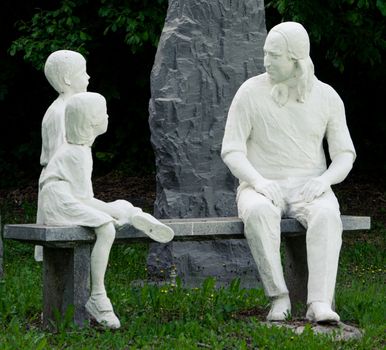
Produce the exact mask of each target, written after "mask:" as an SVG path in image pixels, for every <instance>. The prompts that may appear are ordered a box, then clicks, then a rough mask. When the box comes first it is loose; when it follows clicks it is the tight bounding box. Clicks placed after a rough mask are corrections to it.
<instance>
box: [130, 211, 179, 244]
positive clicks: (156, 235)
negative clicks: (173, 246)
mask: <svg viewBox="0 0 386 350" xmlns="http://www.w3.org/2000/svg"><path fill="white" fill-rule="evenodd" d="M131 224H132V225H133V226H134V227H135V228H137V229H138V230H141V231H142V232H143V233H145V234H146V235H148V236H149V237H150V238H151V239H154V240H155V241H157V242H160V243H167V242H170V241H171V240H172V239H173V237H174V232H173V230H172V229H171V228H170V227H168V226H166V225H164V224H163V223H161V222H159V221H158V220H157V219H156V218H154V217H153V216H151V215H150V214H147V213H144V212H140V213H137V214H135V215H133V217H132V218H131Z"/></svg>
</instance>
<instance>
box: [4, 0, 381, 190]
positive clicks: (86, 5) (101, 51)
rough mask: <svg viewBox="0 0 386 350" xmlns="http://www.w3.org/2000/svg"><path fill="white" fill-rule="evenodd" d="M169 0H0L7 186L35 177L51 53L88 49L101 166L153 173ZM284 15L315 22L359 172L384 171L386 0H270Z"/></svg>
mask: <svg viewBox="0 0 386 350" xmlns="http://www.w3.org/2000/svg"><path fill="white" fill-rule="evenodd" d="M166 10H167V0H126V1H125V0H78V1H68V0H29V1H22V0H2V1H1V3H0V25H1V31H0V35H1V40H0V118H1V120H0V122H1V123H0V128H1V134H0V188H12V187H17V186H22V185H23V184H24V183H28V182H31V181H36V179H37V178H38V176H39V172H40V166H39V157H40V143H41V139H40V125H41V120H42V118H43V115H44V113H45V111H46V109H47V108H48V106H49V105H50V103H51V102H52V101H53V100H54V99H55V98H56V92H55V91H54V90H53V89H52V87H51V86H50V85H49V84H48V82H47V81H46V79H45V77H44V73H43V71H42V67H43V64H44V61H45V59H46V57H47V56H48V55H49V54H50V53H51V52H52V51H55V50H58V49H64V48H65V49H72V50H77V51H80V52H81V53H82V54H84V56H85V57H86V59H87V65H88V72H89V75H90V76H91V79H90V85H89V91H97V92H99V93H101V94H103V95H104V96H105V97H106V98H107V102H108V109H109V115H110V124H109V132H108V133H107V134H106V135H103V136H101V137H100V138H98V139H97V142H96V144H95V146H94V152H95V157H94V159H95V162H94V168H95V171H96V173H97V174H99V175H103V174H106V173H108V172H110V171H112V170H118V171H121V172H123V173H125V174H127V175H133V174H138V173H139V174H150V173H152V172H153V171H154V156H153V152H152V148H151V145H150V132H149V128H148V123H147V118H148V112H147V107H148V100H149V97H150V88H149V76H150V71H151V67H152V64H153V60H154V56H155V52H156V45H157V40H158V37H159V34H160V32H161V29H162V25H163V21H164V17H165V14H166ZM282 20H295V21H299V22H301V23H302V24H303V25H304V26H305V27H306V29H307V30H308V31H309V34H310V38H311V48H312V51H311V56H312V58H313V61H314V63H315V66H316V74H317V76H318V78H319V79H320V80H322V81H325V82H327V83H329V84H330V85H332V86H333V87H334V88H335V89H336V90H337V92H338V93H339V94H340V96H341V97H342V99H343V101H344V102H345V105H346V114H347V120H348V124H349V127H350V130H351V133H352V137H353V140H354V143H355V145H356V148H357V152H358V159H357V162H356V166H355V171H356V172H357V173H363V174H364V173H366V174H369V173H371V175H372V176H379V177H381V176H384V175H386V119H385V112H384V110H385V99H386V94H385V88H384V84H385V80H386V65H385V51H386V25H385V22H386V4H385V0H272V1H269V0H267V1H266V22H267V29H268V30H269V29H270V28H271V27H272V26H273V25H275V24H277V23H279V22H280V21H282Z"/></svg>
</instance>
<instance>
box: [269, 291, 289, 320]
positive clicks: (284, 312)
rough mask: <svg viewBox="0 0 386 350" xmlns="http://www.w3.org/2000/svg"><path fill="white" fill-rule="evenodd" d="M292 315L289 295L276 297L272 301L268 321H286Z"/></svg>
mask: <svg viewBox="0 0 386 350" xmlns="http://www.w3.org/2000/svg"><path fill="white" fill-rule="evenodd" d="M290 313H291V301H290V298H289V296H288V294H285V295H281V296H278V297H275V298H274V299H273V300H272V305H271V310H269V313H268V316H267V321H284V320H285V319H286V317H288V315H289V314H290Z"/></svg>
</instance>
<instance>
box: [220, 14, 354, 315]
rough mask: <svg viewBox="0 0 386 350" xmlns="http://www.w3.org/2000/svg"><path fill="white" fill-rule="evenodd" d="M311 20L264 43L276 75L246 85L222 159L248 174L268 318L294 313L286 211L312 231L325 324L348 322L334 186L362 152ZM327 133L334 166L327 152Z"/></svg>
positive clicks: (316, 295)
mask: <svg viewBox="0 0 386 350" xmlns="http://www.w3.org/2000/svg"><path fill="white" fill-rule="evenodd" d="M309 52H310V43H309V38H308V34H307V32H306V30H305V29H304V27H303V26H302V25H301V24H299V23H295V22H284V23H281V24H279V25H277V26H275V27H274V28H272V30H271V31H270V32H269V33H268V36H267V38H266V41H265V45H264V66H265V69H266V73H264V74H261V75H258V76H255V77H252V78H251V79H249V80H247V81H246V82H245V83H244V84H243V85H242V86H241V87H240V89H239V90H238V91H237V93H236V95H235V97H234V99H233V102H232V104H231V107H230V109H229V114H228V119H227V123H226V127H225V135H224V139H223V144H222V152H221V155H222V158H223V160H224V162H225V163H226V165H227V166H228V167H229V169H230V170H231V172H232V174H233V175H234V176H236V177H237V178H238V179H239V180H240V186H239V187H238V190H237V207H238V212H239V216H240V218H241V219H242V220H243V222H244V229H245V236H246V239H247V241H248V244H249V247H250V249H251V252H252V255H253V258H254V260H255V262H256V265H257V267H258V270H259V274H260V277H261V280H262V282H263V286H264V289H265V292H266V294H267V296H268V297H270V298H271V299H272V304H271V309H270V311H269V313H268V316H267V319H268V320H269V321H282V320H284V319H285V317H286V315H287V314H289V313H290V311H291V303H290V299H289V295H288V289H287V286H286V284H285V281H284V277H283V268H282V264H281V259H280V220H281V217H283V216H285V217H291V218H296V219H297V220H298V221H299V222H300V223H301V224H302V225H303V226H304V227H305V228H306V229H307V236H306V244H307V260H308V271H309V278H308V296H307V305H308V310H307V314H306V318H307V319H309V320H311V321H316V322H338V321H339V315H338V314H337V313H335V312H334V311H333V310H332V302H333V298H334V289H335V281H336V274H337V268H338V260H339V252H340V247H341V235H342V222H341V219H340V212H339V204H338V201H337V199H336V197H335V195H334V193H333V192H332V190H331V187H330V186H331V185H333V184H337V183H339V182H341V181H343V180H344V179H345V177H346V176H347V174H348V173H349V172H350V170H351V168H352V164H353V161H354V159H355V157H356V154H355V149H354V146H353V143H352V141H351V138H350V134H349V131H348V129H347V125H346V120H345V111H344V106H343V103H342V101H341V99H340V98H339V96H338V94H337V93H336V92H335V91H334V89H333V88H331V87H330V86H329V85H327V84H324V83H322V82H321V81H319V80H318V79H317V78H316V77H315V75H314V67H313V63H312V61H311V58H310V56H309ZM324 137H326V139H327V142H328V150H329V155H330V158H331V164H330V166H329V167H328V168H327V166H326V158H325V154H324V151H323V139H324Z"/></svg>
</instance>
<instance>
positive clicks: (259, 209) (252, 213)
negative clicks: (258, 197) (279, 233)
mask: <svg viewBox="0 0 386 350" xmlns="http://www.w3.org/2000/svg"><path fill="white" fill-rule="evenodd" d="M242 219H243V221H244V222H245V223H249V222H278V221H280V211H279V209H277V208H276V207H275V206H274V205H273V204H272V203H269V202H268V201H267V202H258V203H251V204H250V205H249V206H248V207H247V208H246V210H244V213H242Z"/></svg>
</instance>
